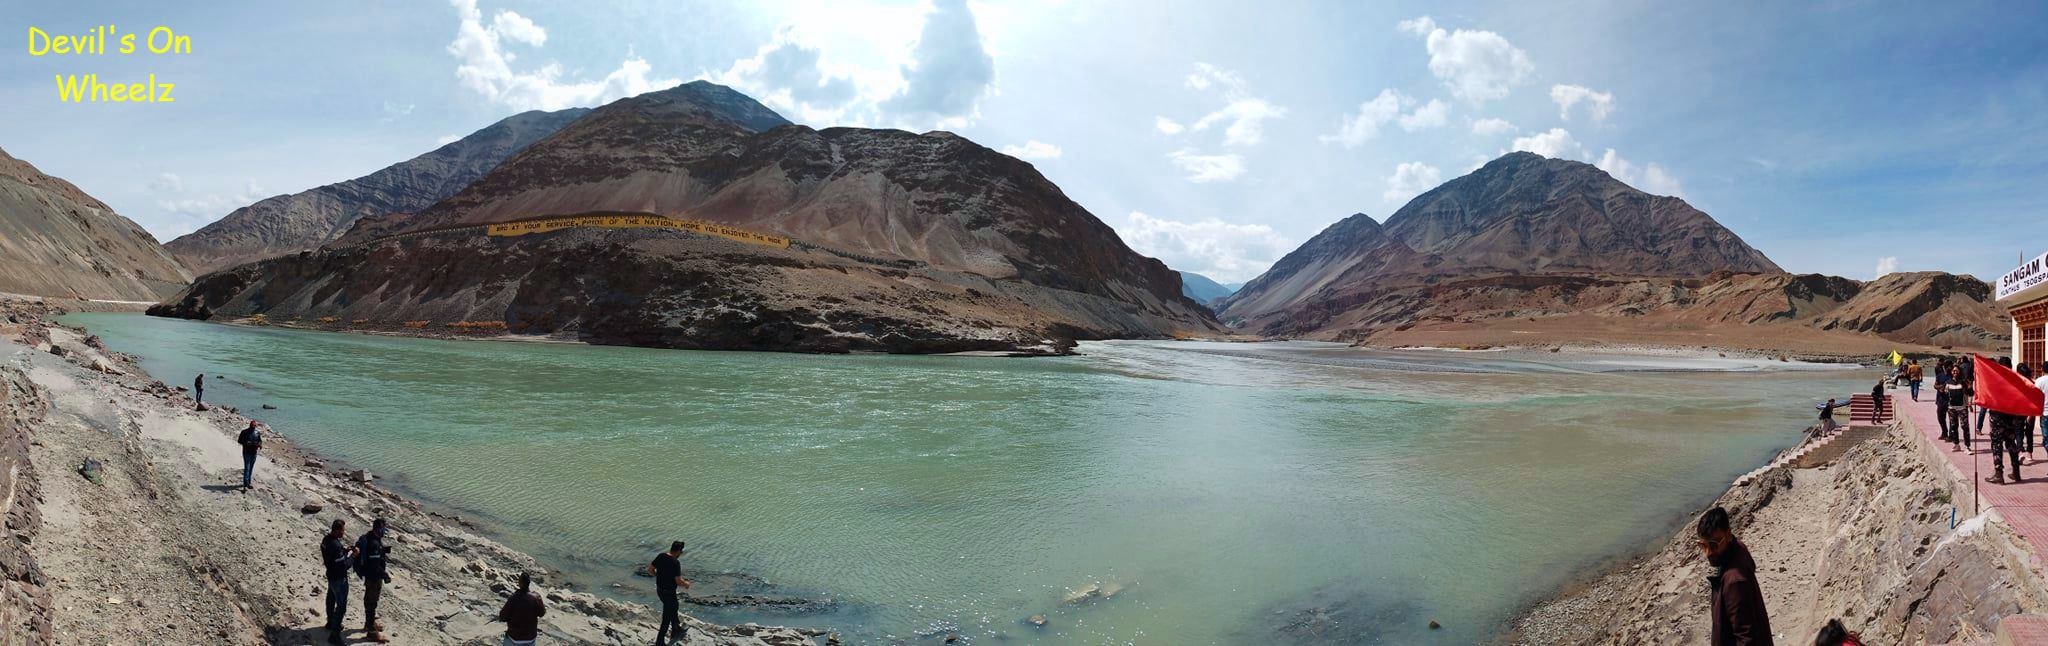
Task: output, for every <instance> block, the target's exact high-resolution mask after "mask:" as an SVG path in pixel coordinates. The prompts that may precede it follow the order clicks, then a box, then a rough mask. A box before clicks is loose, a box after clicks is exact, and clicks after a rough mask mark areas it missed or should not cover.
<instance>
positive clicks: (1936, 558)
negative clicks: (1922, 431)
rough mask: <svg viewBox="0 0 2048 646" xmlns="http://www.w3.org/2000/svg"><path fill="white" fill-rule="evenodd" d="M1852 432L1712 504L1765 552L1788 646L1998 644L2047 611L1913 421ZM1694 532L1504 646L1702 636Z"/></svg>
mask: <svg viewBox="0 0 2048 646" xmlns="http://www.w3.org/2000/svg"><path fill="white" fill-rule="evenodd" d="M1852 432H1857V433H1865V434H1867V437H1863V436H1857V437H1850V438H1849V439H1850V440H1851V441H1852V442H1855V445H1854V446H1853V447H1848V448H1847V450H1846V451H1844V452H1843V453H1841V455H1840V457H1839V458H1836V459H1833V460H1831V461H1826V462H1825V463H1823V464H1812V463H1813V462H1816V461H1818V460H1797V461H1793V462H1792V463H1790V464H1786V465H1784V466H1778V467H1773V468H1771V469H1769V470H1767V471H1765V472H1763V473H1761V474H1759V475H1758V476H1757V477H1754V478H1749V479H1746V481H1743V482H1741V483H1740V484H1737V485H1735V486H1733V487H1730V488H1729V489H1728V490H1727V492H1725V493H1723V494H1722V495H1721V496H1720V497H1719V498H1717V499H1716V500H1715V501H1714V502H1713V505H1719V506H1722V507H1726V508H1727V509H1728V510H1729V511H1730V513H1731V515H1732V516H1733V518H1734V521H1735V526H1736V534H1737V535H1738V536H1739V537H1741V538H1742V540H1743V541H1744V543H1746V544H1747V545H1749V547H1750V551H1751V553H1752V554H1753V555H1754V556H1755V557H1756V560H1757V568H1758V580H1759V582H1760V583H1761V585H1762V588H1763V590H1764V597H1765V605H1766V607H1767V608H1768V609H1769V611H1770V618H1771V627H1772V629H1773V632H1774V633H1775V635H1774V637H1775V639H1776V640H1777V641H1778V642H1780V643H1804V642H1806V641H1808V640H1811V639H1812V636H1813V635H1814V634H1815V633H1816V632H1817V631H1818V630H1819V629H1820V627H1821V626H1822V625H1824V624H1825V623H1826V622H1827V621H1828V620H1829V619H1834V618H1840V619H1841V620H1842V621H1843V623H1844V624H1845V625H1847V626H1848V627H1849V629H1850V630H1852V631H1857V632H1860V633H1861V634H1862V635H1863V637H1864V641H1865V643H1873V644H1899V643H1968V644H1975V643H1991V641H1992V640H1993V639H1994V636H1995V635H1996V634H1997V633H1998V631H1999V628H2000V623H2001V621H2002V620H2005V619H2006V618H2008V617H2013V616H2017V615H2026V614H2039V613H2043V612H2048V583H2044V581H2043V579H2042V577H2041V576H2040V574H2039V572H2038V571H2037V570H2036V569H2035V567H2034V564H2036V563H2038V562H2039V557H2038V555H2037V554H2036V553H2035V552H2034V550H2033V548H2032V547H2031V546H2029V545H2028V543H2027V542H2026V541H2025V540H2022V539H2020V538H2019V536H2018V535H2017V534H2016V533H2015V532H2014V531H2013V530H2012V528H2011V527H2010V526H2009V525H2008V524H2007V523H2006V522H2005V521H2004V520H2002V519H2000V518H1999V517H1998V516H1997V514H1995V513H1993V512H1990V511H1986V512H1985V513H1984V514H1982V515H1979V516H1975V517H1972V516H1970V513H1971V508H1970V481H1969V480H1968V478H1967V475H1966V474H1963V473H1961V472H1959V471H1957V470H1956V469H1954V468H1953V467H1952V466H1951V465H1950V464H1949V463H1948V462H1947V461H1946V460H1942V459H1941V458H1939V457H1936V456H1934V455H1933V454H1930V453H1929V450H1930V449H1929V448H1928V444H1927V443H1926V442H1925V441H1924V440H1923V438H1921V437H1920V435H1919V431H1918V430H1917V429H1915V428H1914V427H1913V426H1912V425H1911V423H1910V422H1905V421H1897V422H1893V423H1891V424H1888V425H1886V426H1883V427H1876V428H1870V429H1867V430H1862V431H1852ZM1803 446H1804V445H1802V446H1800V447H1793V448H1792V449H1788V450H1787V455H1791V454H1795V453H1797V452H1798V451H1800V450H1801V449H1802V448H1803ZM1841 448H1842V447H1834V450H1840V449H1841ZM1825 452H1827V453H1832V451H1831V450H1829V451H1825ZM2036 455H2037V456H2038V455H2039V454H2036ZM1795 464H1796V465H1807V466H1811V468H1795V467H1794V465H1795ZM1691 532H1692V527H1691V525H1690V519H1687V522H1686V524H1684V525H1683V526H1681V527H1680V528H1679V529H1678V530H1677V532H1676V535H1674V536H1673V537H1672V538H1671V539H1670V540H1669V541H1668V542H1666V543H1664V544H1663V545H1661V546H1660V547H1659V548H1657V549H1656V550H1655V551H1653V552H1650V553H1648V554H1645V555H1642V556H1640V557H1637V558H1635V559H1633V560H1630V561H1627V562H1624V563H1623V564H1621V565H1619V566H1617V567H1614V568H1612V569H1611V570H1608V571H1606V572H1603V573H1601V574H1599V575H1598V576H1596V577H1594V578H1592V579H1590V580H1587V581H1584V582H1582V583H1580V584H1578V585H1575V586H1571V587H1569V588H1567V589H1566V591H1565V592H1563V593H1562V594H1560V595H1558V596H1556V597H1553V598H1551V599H1549V600H1546V601H1543V602H1541V603H1538V604H1537V605H1536V606H1535V607H1534V608H1533V609H1531V610H1530V611H1528V612H1527V613H1525V614H1524V615H1522V616H1521V617H1520V618H1519V619H1518V620H1516V621H1515V622H1514V623H1513V625H1512V628H1511V631H1510V632H1509V633H1508V634H1507V635H1506V636H1505V638H1504V639H1503V640H1502V641H1505V642H1508V643H1513V644H1634V643H1700V642H1704V641H1705V640H1706V637H1707V630H1708V626H1707V619H1708V616H1707V611H1706V604H1707V598H1708V589H1707V586H1706V583H1705V577H1706V575H1707V566H1706V564H1705V562H1704V559H1702V558H1701V557H1700V555H1699V553H1698V549H1697V548H1696V547H1694V546H1693V544H1692V540H1691V539H1692V536H1691Z"/></svg>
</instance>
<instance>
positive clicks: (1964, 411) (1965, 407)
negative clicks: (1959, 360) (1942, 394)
mask: <svg viewBox="0 0 2048 646" xmlns="http://www.w3.org/2000/svg"><path fill="white" fill-rule="evenodd" d="M1948 380H1949V383H1948V433H1949V437H1948V441H1949V444H1950V448H1952V449H1954V450H1957V451H1962V450H1975V448H1974V447H1972V446H1971V445H1970V399H1971V397H1972V392H1971V390H1970V377H1969V375H1966V374H1964V373H1963V369H1962V367H1960V366H1958V367H1955V368H1951V369H1950V371H1949V376H1948ZM1958 442H1960V445H1958Z"/></svg>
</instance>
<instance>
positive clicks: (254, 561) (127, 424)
mask: <svg viewBox="0 0 2048 646" xmlns="http://www.w3.org/2000/svg"><path fill="white" fill-rule="evenodd" d="M0 308H4V310H5V312H4V314H5V316H4V319H5V320H4V322H0V394H4V396H5V401H4V406H0V415H4V416H5V419H0V431H4V433H0V466H5V467H7V471H6V472H7V474H8V475H9V477H10V478H9V481H8V482H7V483H6V484H7V485H8V486H7V487H6V490H7V491H8V492H9V495H8V496H7V497H6V502H5V506H4V509H5V511H6V513H7V519H8V523H9V529H10V530H11V531H12V533H13V536H14V540H13V541H9V542H7V543H6V544H5V545H4V546H0V571H4V574H6V575H7V576H6V579H7V583H6V584H5V585H4V586H0V618H6V619H8V620H9V621H8V623H7V625H8V626H9V627H10V628H9V629H8V630H9V631H12V632H14V634H16V636H18V637H20V638H21V642H22V643H252V644H253V643H271V644H308V643H317V642H319V641H321V638H323V637H324V630H322V629H321V628H320V626H321V624H322V623H323V621H324V618H323V617H322V615H321V608H320V606H321V592H322V591H323V590H324V589H325V582H324V581H321V580H319V579H320V576H319V574H318V572H319V571H320V569H319V568H320V566H319V564H318V562H317V558H316V556H315V554H316V552H317V550H316V549H315V548H316V547H317V544H318V541H319V537H320V535H321V534H322V533H324V531H325V528H326V526H327V524H328V523H329V522H331V521H332V520H333V519H336V518H341V519H344V520H347V521H348V523H349V528H350V529H349V535H350V536H351V537H353V536H354V535H356V534H358V533H360V532H361V531H363V530H365V529H367V527H368V525H369V520H370V519H371V518H373V517H383V518H386V519H387V521H388V522H389V523H390V524H391V526H392V528H393V538H392V539H391V543H392V545H393V547H394V548H395V549H394V553H393V559H392V561H393V566H392V570H393V571H392V577H393V583H392V584H391V585H390V586H389V587H387V588H386V591H385V594H384V600H383V604H382V609H381V610H380V613H379V614H380V617H379V619H380V620H381V621H382V623H383V624H384V626H385V628H386V630H385V632H386V635H387V636H388V637H391V638H392V639H393V640H394V641H395V642H397V643H405V644H466V643H495V641H496V638H497V635H500V634H502V632H503V626H502V625H501V624H497V623H495V622H494V621H493V619H494V617H495V616H496V611H497V609H498V606H499V605H500V604H502V603H503V601H504V599H505V596H506V594H507V593H508V591H509V590H510V588H511V587H512V586H513V585H516V580H517V577H518V573H519V572H522V571H526V572H533V573H536V575H537V584H536V589H537V590H538V591H540V592H542V594H543V595H544V597H545V598H546V599H547V601H548V613H547V616H546V618H545V619H544V620H543V623H542V631H543V633H544V635H545V637H544V639H547V640H549V641H552V642H556V643H585V644H627V643H640V642H643V641H645V640H646V639H648V636H649V635H650V634H651V633H653V632H654V628H655V626H654V622H655V620H656V619H658V617H657V614H656V613H655V612H654V611H652V610H650V609H648V608H647V607H646V606H642V605H639V604H635V603H628V602H621V601H617V600H614V599H610V598H605V597H600V596H597V595H593V594H590V593H588V592H581V591H576V590H573V589H565V584H564V582H563V581H561V580H560V579H561V577H557V576H553V575H552V570H551V568H549V567H548V566H547V565H545V564H542V563H538V562H536V561H535V560H534V559H533V558H532V557H530V556H528V555H526V554H523V553H520V552H518V551H516V550H512V549H510V548H507V547H505V546H503V545H501V544H499V543H497V542H495V541H494V540H492V539H491V538H489V537H487V536H483V535H481V534H480V533H479V532H478V531H477V530H476V529H475V528H474V527H472V526H470V525H469V524H467V523H465V522H463V521H462V520H461V519H459V518H455V517H452V516H449V515H446V514H443V513H440V512H437V511H434V510H432V509H430V508H428V507H425V506H423V505H421V504H419V503H418V502H416V501H413V500H410V499H407V498H405V497H403V496H400V495H398V494H395V493H393V492H391V491H389V490H387V489H385V488H383V487H380V486H379V485H378V484H377V480H376V478H375V477H374V475H372V476H371V477H367V478H365V477H358V476H357V474H354V473H349V472H346V471H344V470H341V469H337V468H334V467H331V466H329V465H328V464H326V463H325V462H324V461H323V460H322V459H321V458H320V457H319V456H317V455H312V454H310V453H309V452H306V451H304V450H301V449H299V448H298V447H295V446H293V445H292V444H291V442H290V441H289V439H288V438H279V437H277V436H275V435H274V434H273V435H272V436H271V437H270V438H269V439H268V440H267V441H266V443H265V445H264V456H263V458H261V459H260V460H259V462H258V465H257V472H256V473H257V477H256V479H255V487H254V489H253V490H252V491H248V492H243V491H240V490H239V486H237V485H238V484H239V476H240V467H241V463H240V455H239V451H238V450H237V448H238V447H236V446H235V444H234V441H233V437H234V432H235V431H236V430H238V429H239V428H241V427H242V426H244V425H246V424H247V418H245V417H243V416H241V415H239V414H237V413H236V412H235V411H233V410H231V409H213V410H207V411H195V410H193V408H194V406H193V403H194V402H193V401H192V400H191V399H190V398H189V397H187V396H186V395H185V393H184V392H182V390H181V389H178V388H174V387H170V386H166V385H165V384H163V383H162V382H158V381H156V380H153V379H151V378H150V377H148V376H147V375H146V374H143V372H142V371H141V370H140V369H139V368H138V367H137V366H136V364H135V363H134V362H133V361H132V360H131V359H130V358H128V357H125V356H122V355H120V354H118V353H114V352H111V351H108V350H106V349H104V348H103V347H100V344H99V343H98V341H97V339H96V338H95V337H90V336H87V335H86V334H85V333H84V332H83V331H81V330H76V329H71V328H66V327H63V326H59V325H55V324H53V323H51V322H50V321H49V320H48V318H49V317H51V316H54V314H55V311H54V310H52V309H51V308H49V307H48V306H46V305H43V304H40V303H24V302H18V301H17V302H7V303H5V304H4V305H0ZM87 465H92V466H87ZM622 567H625V566H623V565H622ZM355 587H358V588H359V587H360V586H355ZM360 594H361V593H360V591H355V595H356V596H355V597H354V599H353V600H352V601H351V610H350V622H349V628H350V629H351V632H350V635H349V637H350V639H351V640H360V639H362V638H363V633H361V632H360V631H359V630H358V629H360V628H361V619H362V617H361V597H360ZM686 621H687V623H689V624H690V625H691V627H692V635H693V637H692V641H690V642H689V643H691V644H696V645H700V646H701V645H703V644H715V645H726V646H758V645H764V644H765V645H773V646H796V645H800V644H809V645H813V646H815V645H817V644H827V643H836V641H837V639H836V637H835V636H831V635H827V634H824V633H822V632H820V631H810V630H796V629H788V628H769V627H761V626H755V625H751V624H747V625H740V626H719V625H714V624H710V623H706V622H702V621H697V620H695V619H687V620H686Z"/></svg>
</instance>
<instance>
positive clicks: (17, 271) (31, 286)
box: [0, 150, 191, 301]
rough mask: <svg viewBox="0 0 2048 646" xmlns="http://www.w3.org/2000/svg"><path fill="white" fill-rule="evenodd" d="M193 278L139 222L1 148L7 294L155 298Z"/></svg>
mask: <svg viewBox="0 0 2048 646" xmlns="http://www.w3.org/2000/svg"><path fill="white" fill-rule="evenodd" d="M189 280H191V275H190V273H189V272H187V271H186V270H185V268H184V267H183V266H182V265H180V264H179V263H178V262H177V260H175V259H173V258H172V257H171V256H170V255H169V254H166V253H165V252H164V250H163V247H162V246H161V245H158V244H157V241H156V238H155V237H154V236H151V235H150V234H149V232H148V231H145V230H143V228H142V227H141V226H140V225H137V224H136V223H135V222H134V221H133V220H129V219H128V218H126V217H123V216H121V214H119V213H115V212H114V210H113V208H112V207H109V206H107V204H106V203H105V202H101V201H100V200H99V199H98V198H95V197H93V196H91V195H89V194H87V193H86V192H85V191H84V190H81V189H79V188H78V186H77V185H75V184H72V183H71V182H68V181H65V180H63V179H61V178H57V177H53V176H51V175H48V174H45V173H43V172H42V171H41V170H39V169H37V168H36V167H35V165H34V164H30V163H29V162H27V161H25V160H21V159H17V158H15V157H14V156H12V155H10V154H8V153H7V151H5V150H0V292H7V293H12V294H24V295H29V296H44V297H56V298H72V299H89V300H116V301H155V300H158V299H161V298H163V297H165V296H168V295H170V294H173V293H175V292H176V291H177V290H178V289H180V288H182V287H183V286H184V284H185V283H186V282H187V281H189Z"/></svg>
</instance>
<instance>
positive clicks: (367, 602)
mask: <svg viewBox="0 0 2048 646" xmlns="http://www.w3.org/2000/svg"><path fill="white" fill-rule="evenodd" d="M390 557H391V548H390V547H389V546H386V545H385V544H384V519H382V518H378V519H376V520H372V521H370V531H367V532H363V535H362V536H361V537H359V538H357V539H356V575H357V576H360V577H363V632H364V633H367V634H369V640H370V641H373V642H377V643H380V644H381V643H384V642H388V641H391V640H389V639H385V638H384V626H383V625H382V624H379V623H377V602H378V601H381V600H383V598H384V584H386V583H390V582H391V571H390V570H389V569H387V568H386V567H385V566H386V565H387V563H386V561H387V560H388V559H389V558H390Z"/></svg>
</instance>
